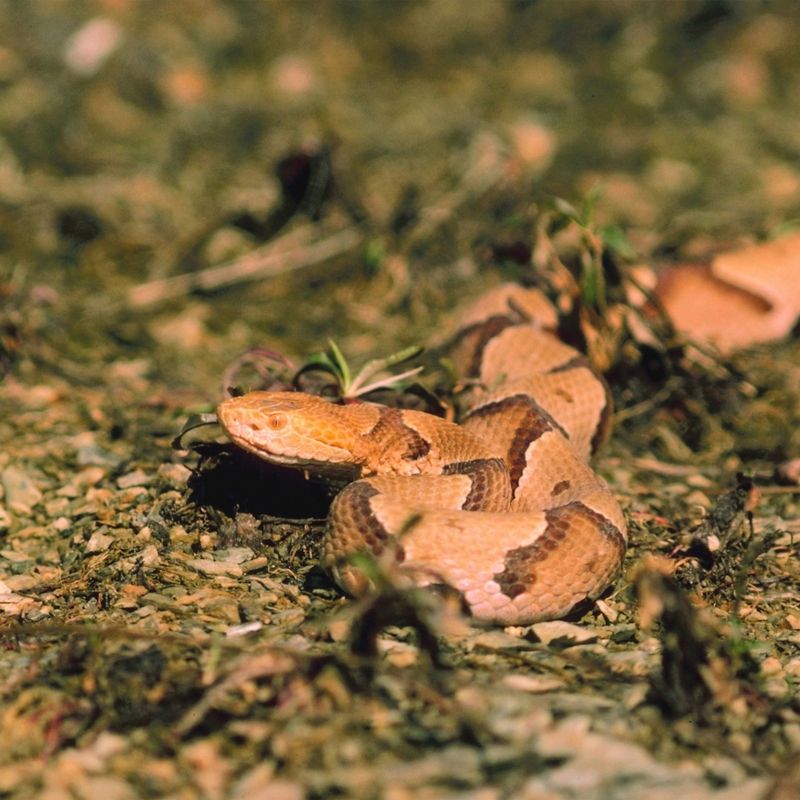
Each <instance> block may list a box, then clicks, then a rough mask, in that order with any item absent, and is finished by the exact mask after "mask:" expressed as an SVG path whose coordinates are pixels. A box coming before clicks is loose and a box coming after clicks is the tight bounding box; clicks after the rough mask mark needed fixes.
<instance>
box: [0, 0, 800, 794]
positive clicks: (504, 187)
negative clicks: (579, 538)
mask: <svg viewBox="0 0 800 800" xmlns="http://www.w3.org/2000/svg"><path fill="white" fill-rule="evenodd" d="M0 31H2V32H3V33H2V35H0V175H1V176H2V179H0V374H2V383H0V443H1V449H0V642H1V643H2V648H1V649H0V653H1V654H0V797H8V798H13V800H21V799H22V798H28V797H42V798H47V800H57V799H58V798H65V800H66V798H89V797H95V796H105V797H109V798H122V799H123V800H124V799H126V798H134V797H143V798H150V797H175V798H277V799H278V800H282V799H283V798H286V799H287V800H293V799H294V798H304V797H308V798H327V797H366V798H373V797H374V798H378V797H387V798H391V799H392V800H399V799H400V798H405V797H409V798H410V797H414V798H428V797H431V798H433V797H451V798H452V797H459V798H461V797H464V798H474V800H484V799H486V800H493V798H506V797H508V798H511V797H513V798H530V799H531V800H533V799H534V798H537V799H538V798H544V797H547V798H562V797H563V798H637V797H645V796H647V797H648V798H660V797H668V796H669V797H672V796H674V795H675V793H676V792H680V793H682V795H683V796H684V797H687V798H706V797H710V798H737V799H738V798H754V800H755V799H756V798H757V799H759V800H760V799H761V798H764V800H766V798H771V799H772V800H778V799H779V798H790V797H795V796H796V795H797V794H798V792H800V788H799V787H800V773H798V770H797V753H798V749H800V705H799V704H798V701H797V687H798V683H799V682H800V648H799V647H798V645H800V593H799V592H798V589H799V588H800V587H799V586H798V582H799V581H800V571H799V570H798V560H797V556H798V537H800V523H799V522H798V519H799V518H800V514H798V508H799V505H798V504H799V503H800V488H798V478H797V462H796V460H797V459H798V458H799V457H800V368H798V366H797V365H798V364H800V342H798V340H797V337H796V336H795V337H794V338H790V339H789V340H787V341H784V342H775V343H772V344H767V345H762V346H759V347H758V348H753V349H750V350H746V351H741V352H738V353H734V354H733V355H731V356H728V357H726V358H724V359H723V358H721V357H719V356H718V355H716V354H714V353H713V351H711V350H709V349H708V348H705V347H698V346H695V345H693V344H692V343H689V342H686V341H684V340H682V339H681V338H680V337H677V336H675V335H674V334H672V333H670V332H669V331H668V330H667V329H666V328H664V327H663V326H659V325H658V324H655V323H653V322H652V320H651V322H650V323H649V324H651V325H652V327H651V328H650V329H649V333H648V334H647V336H644V334H642V332H641V330H638V329H637V330H634V329H633V328H632V327H631V325H630V324H629V320H630V316H629V314H631V313H633V312H631V311H630V307H629V305H628V304H627V299H626V294H625V288H626V281H627V276H628V275H629V274H630V267H631V265H633V264H635V263H648V264H651V265H655V266H658V265H660V264H664V263H667V262H669V261H673V260H684V261H693V260H702V259H703V258H705V257H707V256H708V255H709V254H711V253H714V252H718V251H720V250H724V249H726V248H729V247H735V246H738V245H740V244H743V243H746V242H750V241H759V240H765V239H769V238H771V237H773V236H775V235H778V234H779V233H780V232H781V231H785V230H789V229H792V228H796V226H797V220H798V219H800V171H799V170H798V168H797V163H798V162H797V156H798V151H800V126H799V125H798V121H797V115H796V111H795V110H796V107H797V103H798V100H799V99H800V63H798V62H799V61H800V56H798V53H797V47H796V42H797V40H798V36H799V35H800V16H798V15H797V13H796V10H795V8H794V6H793V4H791V3H780V2H769V3H749V4H742V3H733V2H724V1H720V0H707V1H706V2H694V1H689V0H687V1H686V2H673V3H669V4H659V5H654V4H649V3H636V2H622V1H621V2H614V3H611V2H608V3H607V2H583V1H582V0H572V2H569V3H557V2H551V0H540V2H511V1H509V2H474V3H466V4H461V3H456V2H448V0H438V1H436V0H433V1H432V2H401V3H389V2H377V1H376V2H348V3H337V2H331V3H327V4H313V5H312V4H310V3H294V4H287V3H282V2H278V1H277V0H276V1H275V2H265V3H239V4H235V3H234V4H228V3H221V2H204V3H197V2H189V0H181V1H180V2H174V3H170V4H163V5H159V10H158V13H155V12H154V10H153V6H151V5H142V4H137V3H132V2H129V1H128V0H113V2H112V1H111V0H103V1H102V2H101V1H100V0H98V2H96V3H90V4H86V3H70V2H55V1H54V2H42V3H30V4H6V5H4V6H2V8H0ZM556 262H558V263H559V264H563V265H566V268H568V269H571V270H572V271H573V273H574V274H575V275H576V276H580V274H581V270H582V269H583V270H584V273H583V275H584V277H585V275H586V272H585V270H586V269H587V268H589V267H591V266H592V265H597V264H602V265H603V267H604V268H605V272H604V273H603V274H604V276H605V277H604V281H602V282H601V283H600V284H597V283H595V284H592V286H588V285H587V283H586V282H585V281H584V283H583V286H582V291H583V294H582V297H583V300H584V302H585V303H586V307H587V308H589V309H590V310H591V311H592V313H591V314H590V317H589V319H590V323H586V319H587V318H584V325H583V327H581V326H580V325H576V324H575V323H576V318H575V317H569V315H565V317H564V319H562V326H563V328H564V330H565V331H566V332H567V333H568V334H571V335H573V336H576V337H577V338H578V339H581V338H583V340H584V341H586V340H587V339H588V343H589V345H590V350H591V351H592V354H593V357H594V358H595V359H596V360H598V359H599V360H600V361H601V362H602V363H603V366H604V368H605V371H606V375H607V377H608V380H609V382H610V383H611V386H612V390H613V392H614V395H615V400H616V406H617V412H616V415H615V425H614V432H613V435H612V438H611V440H610V442H609V444H608V445H607V446H606V448H605V449H604V450H603V452H602V453H601V454H600V456H599V458H598V459H597V461H596V467H597V469H598V470H599V471H600V472H601V473H602V474H603V475H604V476H605V477H606V478H607V479H608V480H609V482H610V483H611V485H612V487H613V488H614V491H615V493H616V494H617V496H618V497H619V498H620V501H621V503H622V504H623V507H624V509H625V512H626V515H627V518H628V520H629V525H630V532H631V547H630V549H629V552H628V555H627V557H626V565H625V571H624V574H623V575H622V576H621V578H620V580H619V582H618V583H617V584H616V586H615V587H614V589H613V590H612V591H611V592H610V593H609V594H608V595H607V596H606V597H604V598H603V599H602V600H601V601H600V602H599V603H598V604H597V605H595V606H592V607H591V608H586V609H581V612H580V613H579V614H576V615H575V617H574V618H572V619H570V620H567V621H559V622H555V623H544V624H540V625H535V626H526V627H520V628H509V629H505V630H500V629H491V628H481V627H480V626H476V625H475V624H472V623H470V621H469V620H467V619H465V618H464V616H463V614H462V613H461V609H460V605H459V603H458V601H457V599H454V598H452V597H447V596H438V595H432V594H431V593H427V592H423V591H416V590H415V591H410V590H408V589H402V588H400V587H398V586H397V585H396V584H395V583H394V582H393V580H392V576H391V575H386V576H384V579H383V580H382V581H381V588H380V590H379V591H378V593H377V594H376V595H375V596H371V597H369V598H365V599H362V600H358V601H355V600H351V599H348V598H345V597H343V596H342V595H341V593H340V591H339V590H338V589H337V588H336V586H335V585H334V584H333V583H332V582H331V581H330V579H329V578H328V577H327V576H326V575H325V573H324V572H323V571H322V570H321V569H320V568H319V567H318V566H317V554H318V548H319V541H320V537H321V536H322V532H323V530H324V521H323V519H324V515H325V510H326V508H327V504H328V503H329V501H330V496H331V493H332V492H333V491H335V490H334V489H330V488H327V487H324V486H320V485H317V484H313V483H309V482H307V481H305V480H304V479H303V478H302V476H297V475H291V474H286V473H283V472H281V471H279V470H275V469H274V468H267V467H264V466H263V465H261V464H259V463H257V462H255V461H254V460H253V459H251V458H248V457H247V456H245V455H244V454H241V453H237V452H236V451H235V449H234V448H233V447H232V446H230V445H228V444H226V443H225V440H224V437H223V436H222V435H221V434H220V432H219V431H218V429H215V428H213V427H203V428H199V429H197V430H193V431H191V432H190V433H189V434H187V435H186V436H184V437H182V438H181V439H180V440H179V441H178V442H177V443H175V442H174V440H175V438H176V437H177V436H178V434H179V433H180V431H181V429H182V427H183V426H184V423H185V422H186V420H187V419H188V418H190V417H191V416H192V415H196V414H202V413H209V412H212V411H213V409H214V408H215V406H216V404H217V403H218V402H219V400H220V399H221V398H222V397H223V396H224V392H225V388H226V387H227V386H230V385H238V386H240V387H241V388H243V389H247V388H252V387H253V386H257V385H261V384H262V383H263V382H264V380H265V375H266V374H267V372H268V367H269V366H270V365H272V366H274V365H275V364H276V363H277V362H281V361H285V360H287V359H291V361H292V363H293V364H295V365H299V364H302V363H303V362H304V361H305V360H306V359H307V358H308V357H309V354H310V353H312V352H315V351H321V350H323V349H325V348H326V347H327V346H328V339H329V338H332V339H333V340H334V341H335V342H336V344H337V345H338V346H339V347H340V348H341V350H342V351H343V353H344V354H345V355H346V357H347V360H348V361H349V363H350V364H352V365H354V366H355V367H358V366H359V365H361V364H363V363H365V362H366V361H367V360H368V359H370V358H373V357H382V356H386V355H388V354H391V353H394V352H397V351H399V350H400V349H401V348H404V347H407V346H410V345H417V344H424V345H427V346H428V347H429V349H428V351H427V353H426V355H424V356H423V357H422V359H421V363H423V364H424V365H425V366H426V370H425V372H424V373H423V374H422V376H421V378H420V382H421V383H422V385H423V386H424V388H425V391H424V392H422V393H421V394H419V393H418V394H417V395H416V396H415V398H414V400H413V402H415V403H419V404H424V405H426V406H429V407H436V402H434V401H433V400H432V399H431V395H433V394H438V395H439V396H440V397H441V398H443V400H444V401H445V404H447V402H448V401H449V400H450V399H451V397H452V395H451V394H450V388H451V387H449V384H448V373H447V369H446V365H445V366H442V364H441V363H439V362H438V357H439V356H440V355H441V353H440V351H439V350H438V349H437V348H439V347H440V346H441V345H442V343H443V342H444V341H445V338H446V333H447V331H450V330H452V327H453V325H454V324H455V320H456V319H457V314H458V308H459V306H461V305H463V303H464V302H465V301H466V300H467V299H469V298H471V297H474V296H477V295H478V294H479V293H480V291H481V290H482V289H484V288H486V287H489V286H491V285H495V284H497V283H498V282H500V281H502V280H508V279H521V280H531V279H533V278H535V277H537V276H536V269H535V267H537V266H538V267H540V268H541V267H552V265H553V264H554V263H556ZM592 274H594V273H592ZM538 277H540V278H541V277H542V276H541V274H540V275H539V276H538ZM548 277H550V278H552V277H553V273H552V272H551V273H549V275H548ZM562 277H563V275H562ZM596 277H597V276H596V275H595V278H596ZM552 288H553V287H552V285H551V289H552ZM555 289H556V290H557V289H558V287H557V286H556V287H555ZM710 313H713V309H712V310H710ZM587 324H588V327H587ZM593 336H594V338H593ZM643 337H644V338H643ZM648 337H649V338H648ZM242 354H244V356H243V355H242ZM287 369H288V368H287ZM439 410H440V412H441V410H442V409H441V408H440V409H439Z"/></svg>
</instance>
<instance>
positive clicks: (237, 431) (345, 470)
mask: <svg viewBox="0 0 800 800" xmlns="http://www.w3.org/2000/svg"><path fill="white" fill-rule="evenodd" d="M223 427H224V428H225V431H226V433H227V434H228V437H229V438H230V439H231V441H232V442H233V443H234V444H235V445H236V446H237V447H241V448H242V449H243V450H247V451H248V452H250V453H253V454H254V455H256V456H258V457H259V458H260V459H262V460H263V461H267V462H268V463H270V464H275V465H277V466H280V467H287V468H289V469H296V470H303V471H305V472H308V473H310V474H312V475H315V476H319V477H323V478H326V479H333V480H336V481H344V482H347V481H352V480H355V479H356V478H358V477H359V476H360V474H361V466H360V465H358V464H348V463H336V462H331V461H315V460H314V459H311V458H307V457H305V458H304V457H302V456H298V455H296V454H293V453H286V452H284V453H278V452H275V451H274V450H271V449H269V447H268V446H267V444H265V443H263V442H257V441H254V436H253V429H252V427H251V426H250V425H248V424H247V423H242V422H236V421H233V420H228V421H227V424H225V425H224V426H223Z"/></svg>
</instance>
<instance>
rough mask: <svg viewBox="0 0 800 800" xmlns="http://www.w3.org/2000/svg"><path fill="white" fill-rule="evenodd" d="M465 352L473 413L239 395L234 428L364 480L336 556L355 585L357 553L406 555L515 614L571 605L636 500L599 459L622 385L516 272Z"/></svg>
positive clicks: (491, 300) (475, 606) (481, 612)
mask: <svg viewBox="0 0 800 800" xmlns="http://www.w3.org/2000/svg"><path fill="white" fill-rule="evenodd" d="M465 320H466V322H465V327H464V328H463V329H462V331H461V333H460V334H459V336H458V338H457V343H456V345H455V348H454V359H455V360H456V362H457V364H458V365H459V369H460V371H461V373H462V375H463V376H469V377H475V378H477V379H478V383H479V385H481V386H483V387H492V388H491V389H490V390H485V391H483V392H482V393H481V394H480V396H479V397H477V399H476V400H475V401H474V402H473V404H472V405H471V407H470V409H469V412H468V414H467V415H466V417H465V419H464V420H463V421H462V423H461V424H460V425H456V424H454V423H451V422H447V421H445V420H443V419H440V418H438V417H435V416H432V415H430V414H425V413H423V412H419V411H410V410H398V409H391V408H388V407H385V406H380V405H375V404H371V403H352V404H347V405H334V404H331V403H329V402H327V401H325V400H323V399H321V398H319V397H315V396H312V395H307V394H303V393H299V392H250V393H249V394H245V395H243V396H241V397H232V398H230V399H228V400H225V401H223V402H222V403H221V404H220V406H219V408H218V419H219V421H220V424H221V425H222V426H223V428H224V430H225V432H226V433H227V435H228V436H229V437H230V439H231V440H232V441H233V442H235V443H236V444H238V445H240V446H242V447H244V448H246V449H247V450H250V451H252V452H254V453H256V454H258V455H259V456H261V457H262V458H264V459H266V460H268V461H271V462H274V463H278V464H285V465H289V466H294V467H297V468H300V469H308V470H312V471H316V472H321V473H330V474H337V475H339V476H346V477H348V478H352V479H357V480H355V482H353V483H350V484H349V485H348V486H347V487H346V488H345V489H344V490H343V491H342V492H341V493H340V494H339V495H338V496H337V497H336V499H335V500H334V503H333V505H332V507H331V510H330V514H329V517H328V530H327V534H326V539H325V545H324V556H323V560H324V563H325V565H326V567H327V568H328V569H329V571H330V572H331V574H332V575H333V576H334V578H335V580H336V581H337V582H338V583H339V585H340V586H341V587H342V588H343V589H345V590H346V591H347V592H349V593H352V594H360V593H362V592H363V591H365V590H366V589H367V588H368V580H367V579H366V578H365V577H364V575H363V574H362V573H360V572H359V571H358V570H357V569H356V568H355V567H354V566H353V565H352V563H350V562H348V560H347V558H346V557H347V555H348V554H351V553H353V552H355V551H363V550H367V551H369V552H371V553H373V554H374V555H376V556H380V557H382V558H390V559H391V560H392V561H393V562H395V563H396V564H397V565H398V567H399V569H401V570H402V571H403V572H404V573H406V574H408V575H409V576H411V578H412V579H413V580H414V582H415V583H417V584H421V585H424V584H442V583H444V584H447V585H449V586H452V587H454V588H456V589H457V590H459V591H460V592H461V593H462V594H463V597H464V599H465V601H466V603H467V604H468V605H469V607H470V609H471V611H472V614H473V615H474V616H475V617H478V618H481V619H484V620H487V621H491V622H494V623H497V624H502V625H511V624H527V623H530V622H535V621H538V620H542V619H552V618H556V617H560V616H564V615H565V614H567V613H568V612H569V611H570V610H571V609H572V608H573V607H574V606H575V605H576V604H578V603H580V602H581V601H584V600H586V599H595V598H597V597H598V596H599V595H600V594H601V593H602V592H603V591H604V590H605V589H606V588H607V587H608V585H609V584H610V583H611V582H612V581H613V580H614V578H615V577H616V575H617V574H618V572H619V569H620V566H621V562H622V557H623V554H624V551H625V546H626V527H625V520H624V517H623V515H622V512H621V510H620V508H619V505H618V504H617V501H616V500H615V499H614V497H613V495H612V494H611V492H610V490H609V488H608V486H607V485H606V483H605V482H604V481H603V479H602V478H600V477H599V476H598V475H597V474H595V472H593V471H592V469H591V468H590V467H589V466H588V463H587V461H588V458H589V456H590V455H591V452H592V451H593V449H594V448H595V447H596V446H597V445H598V443H599V442H600V441H601V440H602V438H603V436H604V435H605V433H606V432H607V429H608V422H609V419H610V411H611V409H610V398H609V397H608V393H607V390H606V387H605V384H604V383H603V381H602V380H601V379H600V378H599V377H598V376H597V375H596V374H595V373H594V372H593V371H592V369H591V368H590V366H589V364H588V362H587V361H586V359H585V358H584V357H583V356H582V355H580V354H579V353H578V352H577V351H575V350H574V349H572V348H571V347H568V346H567V345H565V344H564V343H562V342H561V341H560V340H558V339H557V338H556V337H555V336H554V335H553V334H552V333H550V332H548V331H547V330H546V327H547V326H549V325H552V324H553V323H554V321H555V315H554V311H553V309H552V307H551V306H549V303H548V302H547V301H546V299H545V298H544V297H543V295H541V294H539V293H538V292H536V291H535V290H521V289H520V288H519V287H510V286H504V287H499V288H498V289H496V290H495V291H493V292H491V293H489V294H488V295H486V296H484V298H483V299H482V300H481V301H479V303H478V304H477V305H476V306H475V307H474V308H473V309H472V311H471V312H469V313H468V314H467V315H466V317H465Z"/></svg>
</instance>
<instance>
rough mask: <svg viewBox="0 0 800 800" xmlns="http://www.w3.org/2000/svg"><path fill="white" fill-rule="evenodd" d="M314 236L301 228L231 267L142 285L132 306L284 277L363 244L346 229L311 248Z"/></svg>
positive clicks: (133, 291)
mask: <svg viewBox="0 0 800 800" xmlns="http://www.w3.org/2000/svg"><path fill="white" fill-rule="evenodd" d="M313 232H314V228H313V226H308V227H306V228H301V229H300V230H298V231H294V232H293V233H292V234H290V235H288V236H283V237H281V238H280V239H278V240H276V241H274V242H271V243H270V244H269V245H266V246H265V247H261V248H259V249H258V250H254V251H253V252H252V253H248V254H247V255H246V256H243V257H242V258H237V259H236V260H235V261H231V262H229V263H227V264H221V265H219V266H216V267H210V268H208V269H204V270H201V271H199V272H187V273H183V274H182V275H175V276H173V277H171V278H163V279H159V280H155V281H150V282H148V283H142V284H139V286H135V287H134V288H133V289H131V290H130V291H129V292H128V298H127V299H128V303H129V304H130V305H131V306H133V307H134V308H144V307H146V306H152V305H155V304H157V303H161V302H164V301H165V300H171V299H173V298H176V297H183V296H184V295H187V294H189V293H190V292H193V291H198V290H199V291H211V290H213V289H220V288H222V287H223V286H232V285H234V284H237V283H247V282H249V281H254V280H259V279H261V278H267V277H270V276H272V275H281V274H283V273H285V272H291V271H292V270H296V269H302V268H303V267H308V266H311V265H312V264H318V263H319V262H321V261H326V260H327V259H329V258H333V257H334V256H338V255H340V254H342V253H344V252H346V251H348V250H351V249H353V248H354V247H356V246H357V245H358V244H359V243H360V242H361V241H362V235H361V232H360V231H359V230H358V229H357V228H345V229H344V230H341V231H338V232H337V233H334V234H332V235H331V236H329V237H328V238H327V239H322V240H320V241H318V242H313V243H311V244H307V243H306V241H307V240H308V239H309V238H310V237H311V236H312V235H313ZM298 240H299V241H298ZM287 244H288V249H287Z"/></svg>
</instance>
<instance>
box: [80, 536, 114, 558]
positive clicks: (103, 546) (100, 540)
mask: <svg viewBox="0 0 800 800" xmlns="http://www.w3.org/2000/svg"><path fill="white" fill-rule="evenodd" d="M113 541H114V537H113V536H107V535H106V534H105V533H103V532H102V531H95V532H94V533H93V534H92V535H91V536H90V537H89V541H88V542H86V547H85V548H84V549H85V551H86V552H87V553H103V552H105V551H106V550H108V548H109V547H111V544H112V543H113Z"/></svg>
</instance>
